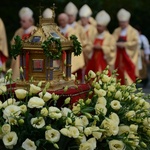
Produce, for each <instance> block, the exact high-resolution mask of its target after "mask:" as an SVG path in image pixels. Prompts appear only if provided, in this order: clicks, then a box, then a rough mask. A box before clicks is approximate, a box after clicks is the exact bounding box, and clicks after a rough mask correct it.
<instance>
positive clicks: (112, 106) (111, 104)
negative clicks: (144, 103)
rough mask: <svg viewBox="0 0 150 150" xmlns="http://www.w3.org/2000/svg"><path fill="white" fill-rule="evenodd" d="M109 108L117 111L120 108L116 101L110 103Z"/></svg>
mask: <svg viewBox="0 0 150 150" xmlns="http://www.w3.org/2000/svg"><path fill="white" fill-rule="evenodd" d="M110 106H111V108H112V109H114V110H119V109H120V108H121V107H122V106H121V104H120V102H119V101H117V100H113V101H111V103H110Z"/></svg>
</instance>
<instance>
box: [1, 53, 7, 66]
mask: <svg viewBox="0 0 150 150" xmlns="http://www.w3.org/2000/svg"><path fill="white" fill-rule="evenodd" d="M0 60H1V62H2V64H3V63H5V62H6V61H7V57H6V56H5V55H3V53H2V52H0Z"/></svg>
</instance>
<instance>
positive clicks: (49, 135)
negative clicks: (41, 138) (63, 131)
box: [45, 129, 60, 143]
mask: <svg viewBox="0 0 150 150" xmlns="http://www.w3.org/2000/svg"><path fill="white" fill-rule="evenodd" d="M45 139H46V140H48V141H50V142H52V143H56V142H58V141H59V139H60V133H59V131H57V130H55V129H50V130H47V131H46V132H45Z"/></svg>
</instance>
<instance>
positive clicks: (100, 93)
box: [94, 88, 106, 97]
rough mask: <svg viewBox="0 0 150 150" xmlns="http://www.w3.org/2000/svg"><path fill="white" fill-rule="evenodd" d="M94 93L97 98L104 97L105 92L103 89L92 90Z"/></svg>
mask: <svg viewBox="0 0 150 150" xmlns="http://www.w3.org/2000/svg"><path fill="white" fill-rule="evenodd" d="M94 92H95V94H96V95H98V97H104V96H106V91H105V90H103V89H99V90H97V89H96V88H94Z"/></svg>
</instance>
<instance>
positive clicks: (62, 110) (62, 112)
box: [61, 107, 72, 117]
mask: <svg viewBox="0 0 150 150" xmlns="http://www.w3.org/2000/svg"><path fill="white" fill-rule="evenodd" d="M71 112H72V111H71V110H70V109H69V108H67V107H64V108H61V114H62V116H63V117H67V116H68V114H71Z"/></svg>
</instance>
